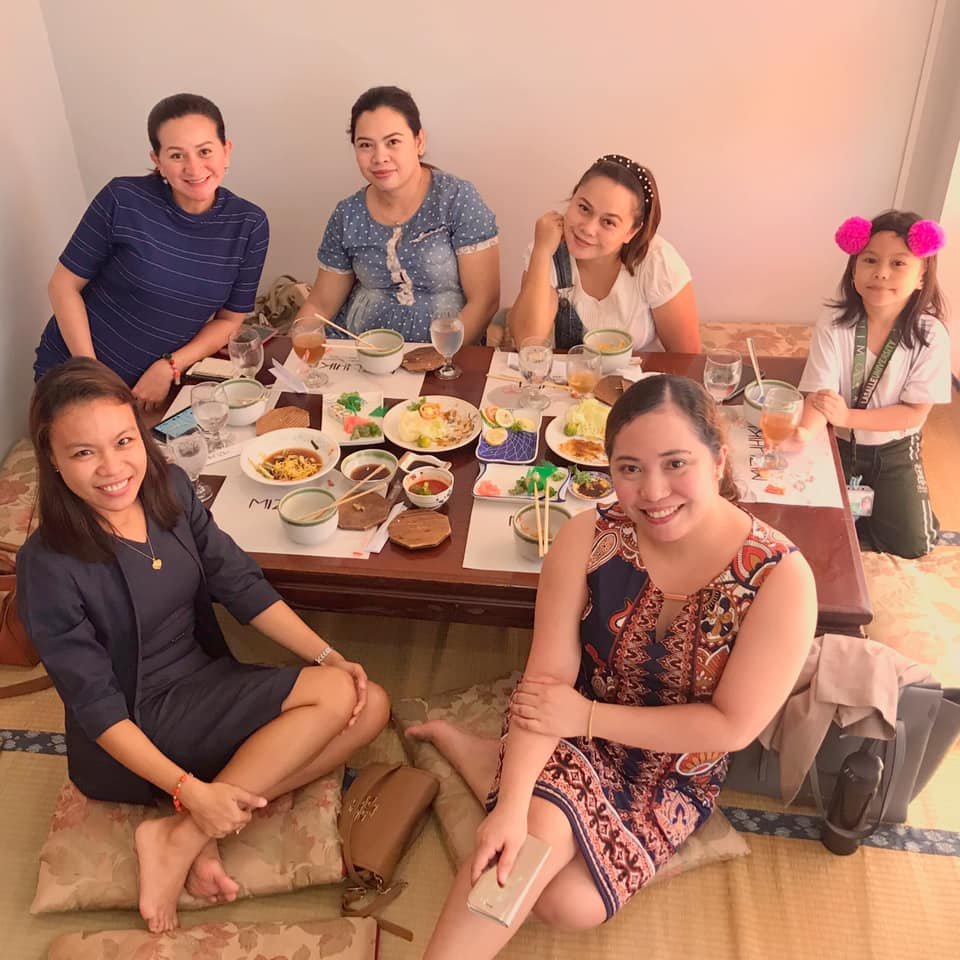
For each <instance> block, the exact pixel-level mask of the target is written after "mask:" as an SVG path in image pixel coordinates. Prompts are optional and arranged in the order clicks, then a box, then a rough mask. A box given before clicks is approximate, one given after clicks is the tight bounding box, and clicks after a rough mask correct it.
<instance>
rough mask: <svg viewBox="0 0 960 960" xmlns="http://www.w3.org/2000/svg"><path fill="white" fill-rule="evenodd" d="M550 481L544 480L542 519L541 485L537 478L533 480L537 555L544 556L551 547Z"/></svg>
mask: <svg viewBox="0 0 960 960" xmlns="http://www.w3.org/2000/svg"><path fill="white" fill-rule="evenodd" d="M548 484H549V481H548V480H544V481H543V485H544V489H543V496H544V501H543V520H542V521H541V520H540V485H539V484H538V483H537V481H536V479H534V481H533V513H534V515H535V516H536V519H537V556H538V557H540V558H543V557H545V556H546V555H547V550H549V549H550V543H549V541H550V487H549V485H548Z"/></svg>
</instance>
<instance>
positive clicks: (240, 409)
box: [223, 377, 267, 427]
mask: <svg viewBox="0 0 960 960" xmlns="http://www.w3.org/2000/svg"><path fill="white" fill-rule="evenodd" d="M223 391H224V393H226V395H227V407H228V408H229V410H230V412H229V414H228V415H227V423H229V424H230V426H231V427H248V426H250V424H251V423H256V422H257V420H259V419H260V417H262V416H263V413H264V411H265V410H266V409H267V391H266V389H265V387H264V386H263V384H262V383H258V382H257V381H256V380H250V379H248V378H247V377H237V378H236V379H234V380H225V381H224V383H223Z"/></svg>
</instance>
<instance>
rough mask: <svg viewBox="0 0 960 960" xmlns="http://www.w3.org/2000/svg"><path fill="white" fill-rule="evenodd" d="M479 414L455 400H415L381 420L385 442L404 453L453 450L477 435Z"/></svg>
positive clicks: (439, 398) (479, 422)
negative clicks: (395, 446) (399, 448)
mask: <svg viewBox="0 0 960 960" xmlns="http://www.w3.org/2000/svg"><path fill="white" fill-rule="evenodd" d="M480 425H481V420H480V411H479V410H478V409H477V408H476V407H475V406H474V405H473V404H472V403H467V401H466V400H460V399H459V398H458V397H439V396H431V397H418V398H417V399H416V400H413V401H410V402H406V401H404V402H402V403H398V404H397V405H396V406H394V407H391V408H390V409H389V410H388V411H387V414H386V416H385V417H384V418H383V433H384V435H385V436H386V438H387V439H388V440H389V441H390V442H391V443H395V444H396V445H397V446H398V447H402V448H403V449H404V450H413V451H414V452H415V453H416V452H421V451H423V450H456V449H457V447H462V446H464V445H466V444H468V443H470V441H471V440H474V439H476V437H477V435H478V434H479V433H480Z"/></svg>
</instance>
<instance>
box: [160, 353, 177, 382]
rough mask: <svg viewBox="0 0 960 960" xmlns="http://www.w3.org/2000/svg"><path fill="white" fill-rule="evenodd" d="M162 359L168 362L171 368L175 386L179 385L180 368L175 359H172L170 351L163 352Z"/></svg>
mask: <svg viewBox="0 0 960 960" xmlns="http://www.w3.org/2000/svg"><path fill="white" fill-rule="evenodd" d="M163 359H164V360H166V361H167V363H169V364H170V367H171V369H172V370H173V382H174V384H176V386H178V387H179V386H180V368H179V367H178V366H177V361H176V360H174V359H173V354H172V353H165V354H164V355H163Z"/></svg>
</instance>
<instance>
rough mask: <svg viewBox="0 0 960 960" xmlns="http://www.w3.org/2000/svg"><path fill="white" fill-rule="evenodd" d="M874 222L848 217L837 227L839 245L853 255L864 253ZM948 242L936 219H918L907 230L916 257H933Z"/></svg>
mask: <svg viewBox="0 0 960 960" xmlns="http://www.w3.org/2000/svg"><path fill="white" fill-rule="evenodd" d="M872 229H873V224H872V223H871V222H870V221H869V220H865V219H864V218H863V217H848V218H847V219H846V220H844V221H843V223H841V224H840V226H839V227H838V228H837V232H836V233H835V234H834V239H835V240H836V241H837V246H838V247H839V248H840V249H841V250H842V251H843V252H844V253H847V254H849V255H850V256H851V257H855V256H856V255H857V254H858V253H862V252H863V249H864V247H866V245H867V243H868V242H869V240H870V231H871V230H872ZM946 242H947V235H946V234H945V233H944V232H943V227H941V226H940V224H939V223H937V221H936V220H918V221H917V222H916V223H915V224H914V225H913V226H912V227H911V228H910V229H909V230H908V231H907V246H908V247H909V248H910V252H911V253H912V254H913V255H914V256H915V257H932V256H933V255H934V254H935V253H936V252H937V251H938V250H941V249H942V248H943V245H944V244H945V243H946Z"/></svg>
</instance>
